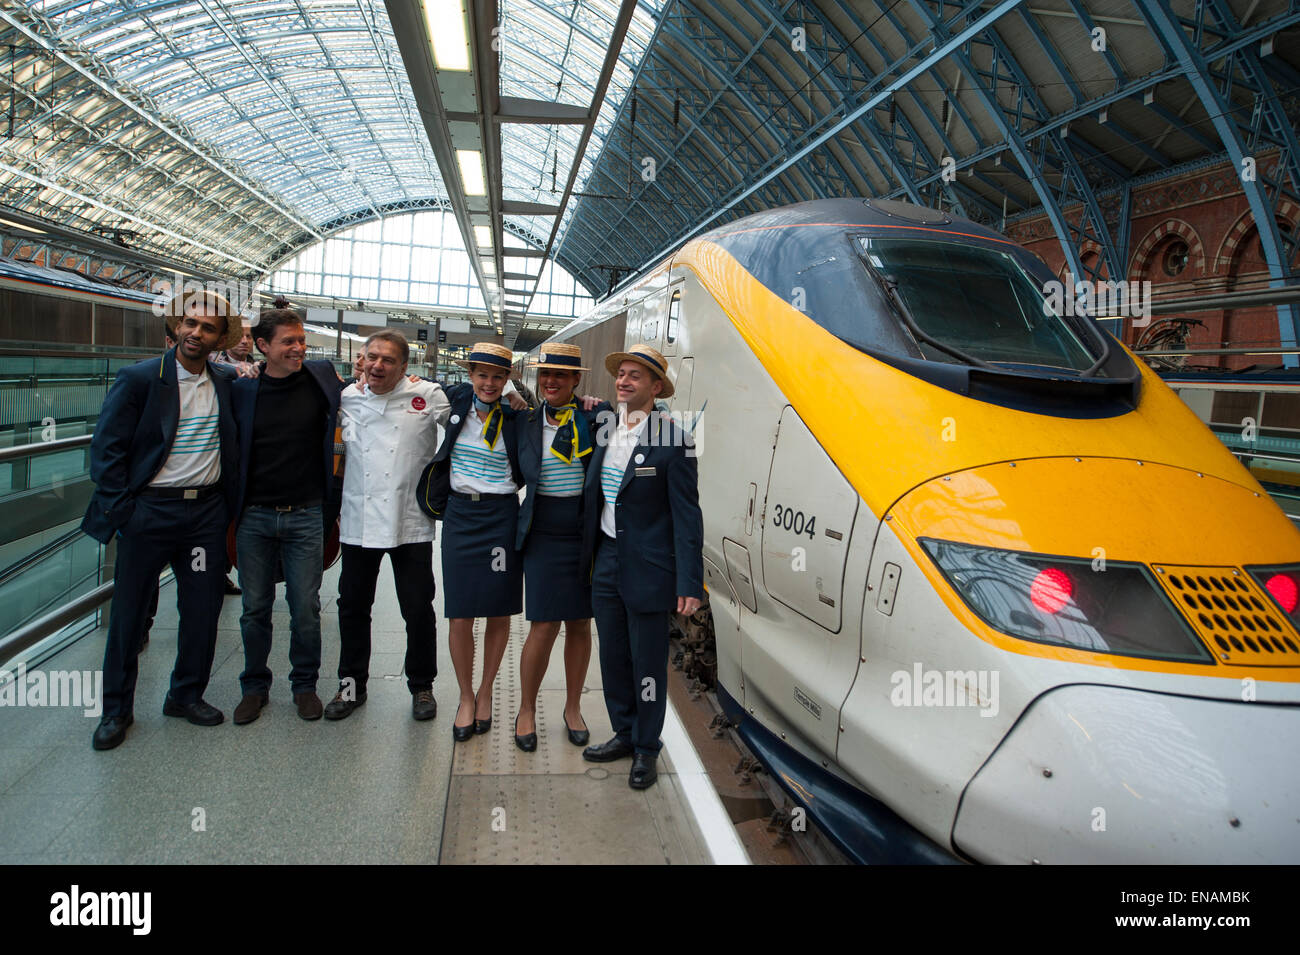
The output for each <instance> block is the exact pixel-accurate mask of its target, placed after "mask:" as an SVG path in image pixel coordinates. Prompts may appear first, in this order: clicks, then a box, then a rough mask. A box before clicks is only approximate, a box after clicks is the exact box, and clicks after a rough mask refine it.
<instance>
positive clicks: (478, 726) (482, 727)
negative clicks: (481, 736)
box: [474, 697, 492, 733]
mask: <svg viewBox="0 0 1300 955" xmlns="http://www.w3.org/2000/svg"><path fill="white" fill-rule="evenodd" d="M474 710H475V712H477V711H478V697H474ZM491 728H492V717H490V716H489V717H488V718H487V719H485V720H480V719H475V720H474V732H475V733H486V732H487V731H488V730H490V729H491Z"/></svg>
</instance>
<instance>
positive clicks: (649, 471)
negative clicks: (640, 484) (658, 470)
mask: <svg viewBox="0 0 1300 955" xmlns="http://www.w3.org/2000/svg"><path fill="white" fill-rule="evenodd" d="M636 476H637V477H654V476H655V469H654V468H637V469H636Z"/></svg>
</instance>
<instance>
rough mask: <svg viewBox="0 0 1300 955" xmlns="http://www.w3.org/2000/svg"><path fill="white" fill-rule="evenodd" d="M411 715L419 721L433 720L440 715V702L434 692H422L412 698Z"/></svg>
mask: <svg viewBox="0 0 1300 955" xmlns="http://www.w3.org/2000/svg"><path fill="white" fill-rule="evenodd" d="M411 715H412V716H414V717H415V718H416V719H417V720H431V719H433V718H434V717H435V716H437V715H438V701H437V700H435V699H434V698H433V691H432V690H421V691H420V692H419V693H416V694H415V695H414V696H413V697H411Z"/></svg>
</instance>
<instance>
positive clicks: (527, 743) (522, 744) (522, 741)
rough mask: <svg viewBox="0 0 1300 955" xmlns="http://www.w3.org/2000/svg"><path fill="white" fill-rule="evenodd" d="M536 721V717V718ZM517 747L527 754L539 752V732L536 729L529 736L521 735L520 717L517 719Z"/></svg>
mask: <svg viewBox="0 0 1300 955" xmlns="http://www.w3.org/2000/svg"><path fill="white" fill-rule="evenodd" d="M534 720H536V717H534ZM515 745H516V746H518V747H519V748H520V749H522V750H523V751H524V752H525V753H532V752H535V751H536V750H537V730H536V729H534V730H533V731H532V732H531V733H529V734H528V735H527V736H520V735H519V717H518V716H516V717H515Z"/></svg>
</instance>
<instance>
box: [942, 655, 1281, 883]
mask: <svg viewBox="0 0 1300 955" xmlns="http://www.w3.org/2000/svg"><path fill="white" fill-rule="evenodd" d="M1215 682H1218V683H1225V684H1226V683H1234V684H1236V685H1237V686H1238V687H1239V686H1240V682H1239V681H1229V680H1219V681H1215ZM1259 686H1260V687H1261V690H1260V700H1259V701H1254V702H1240V701H1230V700H1211V699H1198V698H1195V697H1187V696H1174V695H1170V694H1163V693H1150V692H1146V691H1141V690H1133V689H1126V688H1122V687H1115V686H1082V685H1075V686H1065V687H1060V688H1058V689H1056V690H1053V691H1051V692H1049V693H1047V694H1045V695H1043V696H1041V697H1039V698H1038V699H1037V700H1036V701H1035V702H1034V703H1033V705H1032V706H1031V707H1030V709H1029V710H1028V712H1027V713H1026V714H1025V715H1024V716H1023V717H1022V718H1021V719H1020V721H1019V722H1018V723H1017V724H1016V727H1015V729H1014V730H1012V731H1011V733H1010V734H1009V735H1008V736H1007V738H1006V739H1005V740H1003V742H1002V745H1001V746H999V747H998V750H997V752H996V753H995V754H994V755H993V758H992V759H990V760H989V761H988V762H987V763H986V764H985V765H984V767H983V768H981V770H980V771H979V772H978V773H977V774H976V775H975V778H974V779H972V780H971V782H970V784H969V785H968V786H967V788H966V792H965V794H964V795H963V797H962V803H961V811H960V812H959V813H958V815H957V824H956V827H955V829H954V830H953V832H954V842H955V843H956V845H957V846H959V847H960V848H961V849H962V851H964V852H966V853H967V854H969V855H970V856H971V857H973V858H975V859H978V860H980V861H982V862H994V863H1032V862H1041V863H1045V864H1047V863H1095V862H1104V863H1171V864H1177V865H1182V864H1190V863H1195V864H1198V865H1206V864H1216V865H1220V864H1230V865H1240V864H1247V863H1256V864H1294V863H1295V862H1296V860H1297V859H1300V823H1297V821H1296V809H1297V806H1298V805H1300V762H1297V761H1296V759H1295V752H1294V740H1295V739H1296V736H1297V733H1298V732H1300V707H1296V706H1294V705H1291V706H1277V705H1269V704H1268V703H1265V702H1263V700H1264V699H1265V698H1272V697H1274V696H1276V697H1278V698H1279V699H1281V698H1288V697H1289V698H1294V697H1295V696H1296V695H1297V694H1296V692H1295V689H1294V685H1286V684H1282V685H1278V684H1273V685H1270V686H1266V685H1265V684H1263V683H1262V682H1261V683H1260V684H1259ZM1238 696H1240V694H1238ZM1292 702H1293V703H1294V702H1295V700H1294V699H1292Z"/></svg>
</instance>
